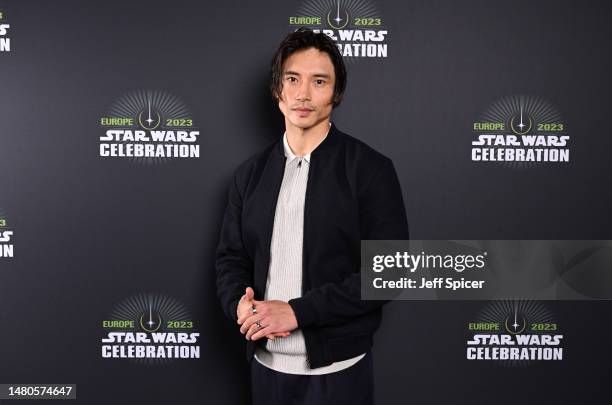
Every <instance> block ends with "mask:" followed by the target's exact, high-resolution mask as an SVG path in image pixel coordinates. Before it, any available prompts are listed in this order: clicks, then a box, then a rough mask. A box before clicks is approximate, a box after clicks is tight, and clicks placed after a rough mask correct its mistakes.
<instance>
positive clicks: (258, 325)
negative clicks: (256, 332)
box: [255, 321, 263, 329]
mask: <svg viewBox="0 0 612 405" xmlns="http://www.w3.org/2000/svg"><path fill="white" fill-rule="evenodd" d="M255 325H257V327H258V328H259V329H261V328H263V326H261V322H260V321H256V322H255Z"/></svg>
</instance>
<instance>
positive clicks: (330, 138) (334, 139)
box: [276, 122, 342, 162]
mask: <svg viewBox="0 0 612 405" xmlns="http://www.w3.org/2000/svg"><path fill="white" fill-rule="evenodd" d="M341 136H342V132H340V131H339V130H338V128H336V126H335V125H334V123H333V122H332V124H331V127H330V128H329V132H328V133H327V136H326V137H325V138H324V139H323V141H322V142H321V143H320V144H319V146H317V147H316V148H315V150H313V151H312V152H311V153H309V154H308V155H307V156H308V159H307V161H308V162H310V159H311V157H312V156H318V155H320V154H323V153H325V152H326V151H328V150H331V149H333V148H334V146H336V145H337V144H338V142H339V140H340V137H341ZM285 142H286V141H285V135H283V137H282V138H281V139H280V140H279V141H278V142H277V145H276V151H277V152H278V154H280V155H281V156H282V157H285V156H287V157H289V158H290V159H291V156H292V157H295V155H294V154H293V153H291V155H288V154H285ZM287 146H289V145H287ZM289 151H291V149H290V148H289Z"/></svg>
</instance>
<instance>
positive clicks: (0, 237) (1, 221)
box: [0, 210, 15, 259]
mask: <svg viewBox="0 0 612 405" xmlns="http://www.w3.org/2000/svg"><path fill="white" fill-rule="evenodd" d="M14 236H15V231H13V230H12V229H11V228H10V227H9V222H8V219H7V218H6V215H5V214H4V213H3V212H2V210H0V259H8V258H12V257H15V247H14V246H13V238H14Z"/></svg>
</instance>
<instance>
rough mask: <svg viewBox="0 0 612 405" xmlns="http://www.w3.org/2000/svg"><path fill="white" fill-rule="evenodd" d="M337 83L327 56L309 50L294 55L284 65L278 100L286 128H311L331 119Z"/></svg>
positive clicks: (315, 50) (312, 49) (332, 66)
mask: <svg viewBox="0 0 612 405" xmlns="http://www.w3.org/2000/svg"><path fill="white" fill-rule="evenodd" d="M335 83H336V75H335V72H334V65H333V64H332V61H331V59H330V57H329V55H328V54H327V53H325V52H321V51H319V50H318V49H316V48H308V49H303V50H299V51H296V52H294V53H293V54H291V56H289V57H288V58H287V60H285V63H284V64H283V77H282V91H281V96H280V98H279V100H278V107H279V108H280V110H281V111H282V112H283V114H284V115H285V123H286V125H287V126H288V125H293V126H295V127H298V128H301V129H308V128H312V127H314V126H316V125H317V124H319V123H321V122H322V121H326V120H328V119H329V115H330V114H331V111H332V98H333V96H334V85H335Z"/></svg>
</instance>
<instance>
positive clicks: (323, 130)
mask: <svg viewBox="0 0 612 405" xmlns="http://www.w3.org/2000/svg"><path fill="white" fill-rule="evenodd" d="M285 127H286V133H287V142H288V143H289V147H290V148H291V150H292V151H293V153H294V154H295V155H296V156H305V155H308V154H309V153H311V152H312V151H313V150H315V148H316V147H317V146H319V144H320V143H321V142H323V139H325V136H326V135H327V133H328V132H329V128H330V123H329V119H326V120H324V121H321V122H320V123H318V124H317V125H315V126H314V127H310V128H306V129H304V128H299V127H295V126H293V125H291V124H289V123H288V122H285Z"/></svg>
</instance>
